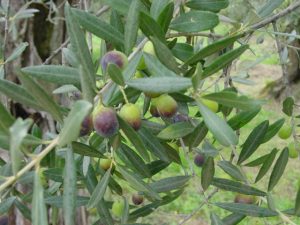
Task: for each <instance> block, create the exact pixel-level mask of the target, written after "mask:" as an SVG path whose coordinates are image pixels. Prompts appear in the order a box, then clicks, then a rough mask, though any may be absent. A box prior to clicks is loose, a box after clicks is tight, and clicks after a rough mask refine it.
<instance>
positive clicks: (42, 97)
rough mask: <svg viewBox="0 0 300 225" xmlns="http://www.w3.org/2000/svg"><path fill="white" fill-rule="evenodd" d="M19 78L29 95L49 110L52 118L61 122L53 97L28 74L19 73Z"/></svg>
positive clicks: (60, 115)
mask: <svg viewBox="0 0 300 225" xmlns="http://www.w3.org/2000/svg"><path fill="white" fill-rule="evenodd" d="M18 77H19V79H20V80H21V82H22V85H23V86H24V87H25V88H26V90H27V91H30V95H31V96H32V97H33V98H34V99H35V100H36V102H37V103H38V104H39V105H40V106H41V107H42V108H43V109H44V110H46V111H47V112H49V113H50V114H51V115H52V116H53V118H54V119H56V120H57V121H59V122H62V114H61V111H60V108H59V106H58V105H57V104H56V102H55V101H54V100H53V98H52V97H51V96H50V95H49V94H48V93H47V92H46V91H45V90H44V89H43V87H41V85H40V84H38V83H37V82H36V81H34V80H33V79H32V78H30V77H29V76H27V75H25V74H23V73H19V74H18Z"/></svg>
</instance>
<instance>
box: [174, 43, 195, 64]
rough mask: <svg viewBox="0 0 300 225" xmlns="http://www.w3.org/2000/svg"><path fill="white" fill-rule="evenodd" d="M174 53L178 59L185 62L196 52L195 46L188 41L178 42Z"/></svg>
mask: <svg viewBox="0 0 300 225" xmlns="http://www.w3.org/2000/svg"><path fill="white" fill-rule="evenodd" d="M172 53H173V55H174V56H175V57H176V58H177V59H180V60H181V61H183V62H184V61H186V60H188V59H189V58H191V57H192V55H193V54H194V48H193V46H192V45H190V44H187V43H176V44H175V46H174V47H173V48H172Z"/></svg>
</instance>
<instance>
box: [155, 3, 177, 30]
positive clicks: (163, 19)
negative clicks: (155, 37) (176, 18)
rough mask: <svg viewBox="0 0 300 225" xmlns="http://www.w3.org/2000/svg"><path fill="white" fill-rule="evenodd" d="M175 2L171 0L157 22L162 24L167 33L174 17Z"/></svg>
mask: <svg viewBox="0 0 300 225" xmlns="http://www.w3.org/2000/svg"><path fill="white" fill-rule="evenodd" d="M173 13H174V3H173V2H170V3H169V4H168V5H167V6H166V7H165V8H163V11H162V12H161V13H160V14H159V17H158V19H157V23H158V24H159V25H160V26H161V28H162V30H163V31H164V32H165V33H166V32H167V31H168V29H169V26H170V23H171V21H172V19H173Z"/></svg>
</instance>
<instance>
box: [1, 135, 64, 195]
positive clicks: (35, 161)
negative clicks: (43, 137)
mask: <svg viewBox="0 0 300 225" xmlns="http://www.w3.org/2000/svg"><path fill="white" fill-rule="evenodd" d="M57 143H58V138H55V139H53V140H52V142H51V143H50V144H49V145H48V146H47V147H46V148H45V149H44V150H43V151H42V152H41V153H40V154H38V155H37V156H35V158H34V159H33V160H32V161H31V162H30V163H28V164H27V165H26V166H25V167H23V169H21V170H20V171H19V172H18V173H17V174H16V175H15V176H11V177H9V178H8V179H7V180H6V181H5V182H4V183H2V184H1V185H0V193H1V192H2V191H3V190H5V189H6V188H7V187H9V186H10V185H12V184H13V183H15V182H16V180H18V179H19V178H20V177H21V176H22V175H24V174H25V173H26V172H28V171H29V170H30V169H31V168H32V167H34V166H35V165H37V164H38V163H39V162H40V161H41V160H42V159H43V158H44V157H45V156H46V155H47V154H48V153H49V152H51V150H52V149H53V148H54V147H55V146H56V145H57Z"/></svg>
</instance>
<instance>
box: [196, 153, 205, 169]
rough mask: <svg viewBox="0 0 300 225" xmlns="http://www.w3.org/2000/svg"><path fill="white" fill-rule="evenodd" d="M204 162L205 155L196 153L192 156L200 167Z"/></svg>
mask: <svg viewBox="0 0 300 225" xmlns="http://www.w3.org/2000/svg"><path fill="white" fill-rule="evenodd" d="M204 162H205V156H204V155H203V154H197V155H196V156H195V158H194V163H195V165H196V166H198V167H202V166H203V164H204Z"/></svg>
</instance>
